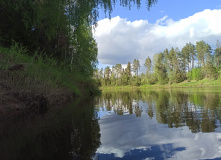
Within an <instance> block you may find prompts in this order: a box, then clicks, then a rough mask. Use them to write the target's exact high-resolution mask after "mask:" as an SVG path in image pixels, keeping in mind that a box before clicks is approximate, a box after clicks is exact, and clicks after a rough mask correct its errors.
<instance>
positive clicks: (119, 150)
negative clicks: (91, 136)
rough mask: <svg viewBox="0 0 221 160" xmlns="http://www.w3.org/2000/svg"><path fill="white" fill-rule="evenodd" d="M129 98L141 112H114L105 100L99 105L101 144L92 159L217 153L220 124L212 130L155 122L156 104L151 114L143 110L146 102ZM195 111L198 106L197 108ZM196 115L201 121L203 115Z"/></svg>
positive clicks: (188, 156) (220, 148)
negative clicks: (107, 107) (107, 106)
mask: <svg viewBox="0 0 221 160" xmlns="http://www.w3.org/2000/svg"><path fill="white" fill-rule="evenodd" d="M171 98H173V97H171V96H170V97H169V99H171ZM133 102H137V104H138V106H139V107H140V108H142V110H143V112H142V113H141V116H136V114H135V112H133V114H129V112H128V111H127V110H124V114H123V116H122V115H119V114H117V113H116V112H115V110H116V108H117V106H116V105H114V104H112V105H111V110H110V109H109V110H106V109H104V108H105V104H104V105H103V109H100V112H99V114H100V120H99V124H100V130H101V146H100V147H99V148H98V149H97V151H96V155H95V157H94V159H99V160H107V159H129V160H130V159H131V160H132V159H136V160H143V159H144V160H149V159H157V160H158V159H178V160H184V159H191V160H194V159H196V160H197V159H215V158H218V157H221V128H220V127H216V128H215V130H214V131H215V132H206V133H203V132H197V133H193V132H192V131H191V129H190V127H189V126H186V125H185V124H184V125H183V126H181V125H180V126H179V127H172V128H170V127H168V124H163V123H159V119H157V118H156V117H157V114H158V113H156V109H155V108H157V107H153V112H154V114H153V115H154V116H153V117H152V118H151V117H150V116H148V114H147V112H146V111H147V110H148V104H147V103H146V102H144V101H141V100H138V99H137V100H135V99H133ZM185 102H189V101H188V100H187V101H185ZM122 103H123V102H122ZM169 103H171V101H170V100H169ZM134 104H136V103H134ZM134 104H133V108H135V107H134ZM187 104H188V105H189V104H190V103H187ZM155 105H156V103H155ZM172 106H173V105H172ZM118 107H119V106H118ZM190 107H191V106H189V108H190ZM196 112H197V113H198V112H202V110H200V109H199V108H197V109H196ZM210 112H212V111H210ZM210 112H208V115H210ZM206 118H208V117H206ZM209 118H210V119H211V117H209ZM199 119H201V121H203V120H202V119H203V117H200V118H199ZM202 123H203V122H202ZM217 123H218V122H217Z"/></svg>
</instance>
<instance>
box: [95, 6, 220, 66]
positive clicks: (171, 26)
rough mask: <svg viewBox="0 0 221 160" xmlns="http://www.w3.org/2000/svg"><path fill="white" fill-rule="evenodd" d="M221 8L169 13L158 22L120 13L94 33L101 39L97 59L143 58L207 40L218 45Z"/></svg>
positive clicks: (124, 60)
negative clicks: (177, 15)
mask: <svg viewBox="0 0 221 160" xmlns="http://www.w3.org/2000/svg"><path fill="white" fill-rule="evenodd" d="M220 17H221V10H209V9H207V10H204V11H202V12H199V13H196V14H194V15H193V16H190V17H188V18H186V19H181V20H179V21H173V20H172V19H169V18H168V17H167V16H164V17H163V18H161V19H159V20H157V21H156V23H155V24H150V23H148V21H147V20H139V21H134V22H130V21H127V19H122V18H120V17H119V16H118V17H114V18H112V19H111V20H109V19H104V20H100V21H99V22H98V27H97V28H96V31H95V33H94V36H95V39H96V40H97V43H98V60H99V62H100V63H102V64H108V65H114V64H117V63H120V64H127V62H128V61H130V62H133V59H135V58H136V59H139V60H140V62H141V65H143V64H144V60H145V59H146V58H147V57H148V56H150V57H152V56H153V55H154V54H155V53H158V52H162V51H163V50H164V49H166V48H168V49H170V48H171V47H178V48H179V49H182V47H183V46H184V45H185V44H186V43H188V42H192V43H194V44H195V42H196V41H200V40H205V41H206V42H207V43H209V44H210V45H211V46H214V47H215V44H216V40H217V39H219V38H220V36H221V21H220V20H219V19H220Z"/></svg>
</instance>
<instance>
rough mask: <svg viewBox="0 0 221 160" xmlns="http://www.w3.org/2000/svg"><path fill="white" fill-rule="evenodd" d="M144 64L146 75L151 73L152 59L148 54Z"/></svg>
mask: <svg viewBox="0 0 221 160" xmlns="http://www.w3.org/2000/svg"><path fill="white" fill-rule="evenodd" d="M144 66H145V67H146V68H147V70H146V75H147V76H149V75H150V73H151V67H152V61H151V59H150V57H149V56H148V57H147V59H146V60H145V63H144Z"/></svg>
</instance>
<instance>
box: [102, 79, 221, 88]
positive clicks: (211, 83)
mask: <svg viewBox="0 0 221 160" xmlns="http://www.w3.org/2000/svg"><path fill="white" fill-rule="evenodd" d="M193 87H195V88H203V87H221V79H218V80H209V79H203V80H199V81H196V80H193V81H187V80H186V81H184V82H181V83H176V84H171V85H170V84H165V85H160V84H154V85H149V84H145V85H140V86H131V85H127V86H102V87H100V89H101V90H124V89H125V90H126V89H157V88H165V89H166V88H193Z"/></svg>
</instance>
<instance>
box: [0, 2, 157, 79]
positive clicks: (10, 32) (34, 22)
mask: <svg viewBox="0 0 221 160" xmlns="http://www.w3.org/2000/svg"><path fill="white" fill-rule="evenodd" d="M116 2H119V3H120V5H121V6H123V7H127V8H129V9H130V8H131V6H132V5H134V4H136V5H137V8H139V7H140V5H141V0H118V1H117V0H1V1H0V22H1V24H0V45H1V46H3V47H10V46H11V45H13V42H14V41H15V42H18V43H20V44H22V45H23V46H25V47H27V49H28V50H29V51H30V52H29V54H33V53H34V52H35V51H40V52H43V53H44V54H48V55H50V56H52V57H54V58H56V59H58V60H59V61H61V62H64V63H65V64H66V65H71V67H70V68H71V70H73V68H74V69H75V70H78V71H79V72H84V73H85V74H86V75H92V72H93V69H94V67H95V65H96V63H97V44H96V41H95V40H94V38H93V36H92V25H93V26H96V23H97V20H98V17H99V11H100V9H103V11H104V12H105V13H108V14H109V17H111V12H112V11H113V9H114V6H115V4H116ZM156 2H157V0H146V5H147V9H149V8H150V7H151V6H152V5H153V4H155V3H156Z"/></svg>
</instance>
